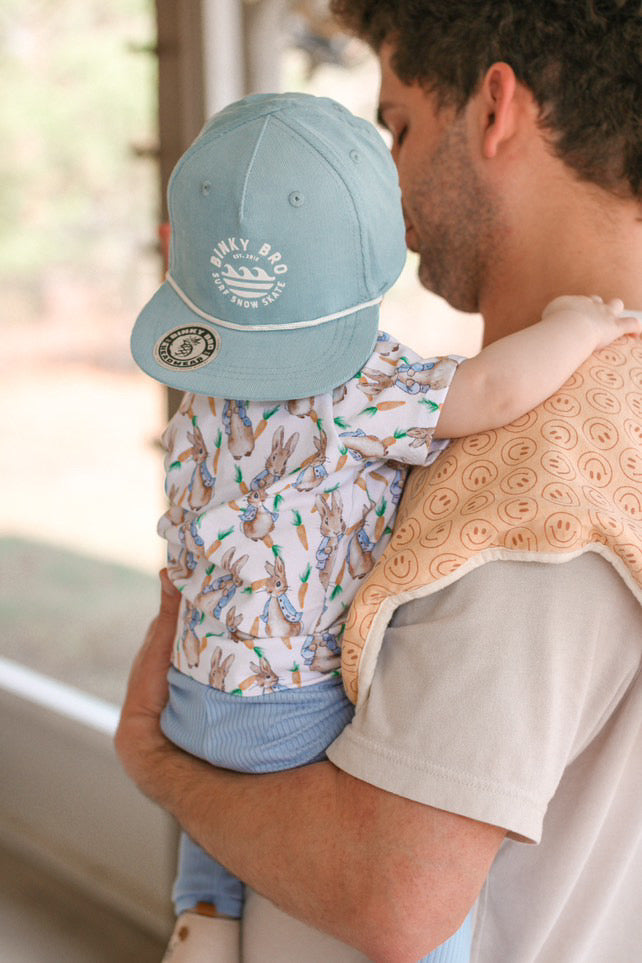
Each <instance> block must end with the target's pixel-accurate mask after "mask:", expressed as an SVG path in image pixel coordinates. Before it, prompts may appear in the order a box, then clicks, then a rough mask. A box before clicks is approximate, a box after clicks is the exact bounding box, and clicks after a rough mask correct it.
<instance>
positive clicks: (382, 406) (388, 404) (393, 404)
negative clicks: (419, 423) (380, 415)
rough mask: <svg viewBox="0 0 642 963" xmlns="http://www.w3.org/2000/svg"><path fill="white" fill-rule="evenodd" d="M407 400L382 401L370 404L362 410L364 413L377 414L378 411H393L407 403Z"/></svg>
mask: <svg viewBox="0 0 642 963" xmlns="http://www.w3.org/2000/svg"><path fill="white" fill-rule="evenodd" d="M405 403H406V402H405V401H380V402H379V404H376V405H368V407H367V408H364V409H363V411H362V412H361V414H362V415H371V416H373V415H376V414H377V412H378V411H392V409H393V408H400V407H401V406H402V405H405Z"/></svg>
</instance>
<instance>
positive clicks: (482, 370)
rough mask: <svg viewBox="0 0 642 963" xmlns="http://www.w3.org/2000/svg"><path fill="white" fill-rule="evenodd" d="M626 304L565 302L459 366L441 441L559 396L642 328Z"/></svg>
mask: <svg viewBox="0 0 642 963" xmlns="http://www.w3.org/2000/svg"><path fill="white" fill-rule="evenodd" d="M623 310H624V305H623V304H622V302H621V301H620V300H617V299H616V300H614V301H610V302H609V303H608V304H604V303H603V302H602V300H601V299H600V298H597V297H595V298H585V297H571V296H568V297H560V298H555V300H554V301H551V303H550V304H549V305H547V306H546V308H545V309H544V312H543V314H542V320H541V321H539V322H538V323H537V324H534V325H532V326H531V327H529V328H525V329H524V330H523V331H518V332H516V333H515V334H511V335H508V337H506V338H501V339H500V340H499V341H495V342H493V344H490V345H489V346H488V347H487V348H484V349H483V351H480V353H479V354H478V355H476V356H475V357H474V358H470V359H469V360H468V361H465V362H464V363H463V364H461V365H460V366H459V368H458V369H457V372H456V374H455V377H454V378H453V381H452V384H451V386H450V391H449V392H448V395H447V396H446V398H445V400H444V402H443V405H442V407H441V414H440V417H439V422H438V424H437V429H436V431H435V438H459V437H461V436H463V435H470V434H474V433H475V432H477V431H486V430H488V429H490V428H499V427H500V426H501V425H508V424H510V422H511V421H514V420H515V418H519V417H520V415H523V414H525V413H526V412H527V411H530V410H531V408H535V407H536V406H537V405H539V404H541V402H542V401H545V400H546V398H549V397H550V396H551V395H552V394H554V393H555V392H556V391H557V390H558V388H561V386H562V385H563V384H564V382H565V381H566V380H567V379H568V378H570V376H571V375H572V374H573V372H574V371H575V370H576V368H578V367H579V366H580V365H581V364H582V362H583V361H584V360H585V359H586V358H588V356H589V355H590V354H592V352H593V351H596V350H597V349H598V348H603V347H605V346H606V345H607V344H610V343H611V341H614V340H615V339H616V338H619V337H620V336H621V335H623V334H640V333H641V332H642V322H640V321H639V320H637V319H636V318H628V317H620V316H619V315H620V314H621V312H622V311H623Z"/></svg>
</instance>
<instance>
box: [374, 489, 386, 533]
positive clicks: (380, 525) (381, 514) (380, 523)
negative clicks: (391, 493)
mask: <svg viewBox="0 0 642 963" xmlns="http://www.w3.org/2000/svg"><path fill="white" fill-rule="evenodd" d="M386 508H387V502H386V499H385V498H382V499H381V502H380V503H379V504H378V505H377V507H376V508H375V515H376V516H377V524H376V525H375V541H376V542H378V541H379V539H380V538H381V536H382V535H383V530H384V527H385V524H386V518H385V514H386Z"/></svg>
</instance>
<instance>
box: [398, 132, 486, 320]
mask: <svg viewBox="0 0 642 963" xmlns="http://www.w3.org/2000/svg"><path fill="white" fill-rule="evenodd" d="M406 210H407V212H408V214H409V216H410V218H411V221H412V224H413V226H414V228H415V231H416V235H417V245H418V252H419V256H420V264H419V280H420V281H421V283H422V285H423V286H424V287H425V288H428V290H430V291H434V293H435V294H438V295H440V296H441V297H443V298H445V299H446V301H448V303H449V304H451V305H452V307H454V308H456V309H457V310H459V311H469V312H475V311H479V304H480V295H481V292H482V290H483V288H484V285H485V281H486V277H487V272H488V270H489V269H490V266H491V264H492V262H493V260H495V259H497V257H498V256H499V250H498V247H499V239H500V238H501V236H502V235H501V231H500V221H501V219H500V216H499V210H498V204H497V200H496V198H494V197H493V196H492V195H491V193H490V191H489V189H488V187H487V186H486V185H485V184H484V183H483V182H482V181H481V180H480V178H479V176H478V175H477V173H476V171H475V170H474V168H473V166H472V162H471V158H470V151H469V147H468V140H467V137H466V132H465V130H464V126H463V121H461V122H459V123H457V122H456V123H455V124H454V125H453V127H451V128H450V130H448V131H447V132H446V134H445V135H444V137H443V139H442V141H441V143H440V144H439V146H438V148H437V150H436V151H435V153H434V154H433V156H432V158H431V162H430V166H429V168H428V170H427V173H426V175H425V177H424V178H423V179H422V180H421V181H419V182H418V183H416V184H415V185H414V186H413V192H412V197H410V198H408V199H407V200H406Z"/></svg>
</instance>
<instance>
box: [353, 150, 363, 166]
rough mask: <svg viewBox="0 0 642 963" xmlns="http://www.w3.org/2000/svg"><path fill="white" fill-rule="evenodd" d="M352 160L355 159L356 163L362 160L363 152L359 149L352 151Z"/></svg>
mask: <svg viewBox="0 0 642 963" xmlns="http://www.w3.org/2000/svg"><path fill="white" fill-rule="evenodd" d="M350 160H352V161H354V163H355V164H358V163H359V161H360V160H361V154H360V153H359V151H358V150H351V151H350Z"/></svg>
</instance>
